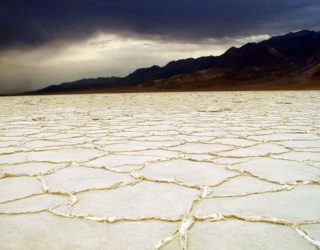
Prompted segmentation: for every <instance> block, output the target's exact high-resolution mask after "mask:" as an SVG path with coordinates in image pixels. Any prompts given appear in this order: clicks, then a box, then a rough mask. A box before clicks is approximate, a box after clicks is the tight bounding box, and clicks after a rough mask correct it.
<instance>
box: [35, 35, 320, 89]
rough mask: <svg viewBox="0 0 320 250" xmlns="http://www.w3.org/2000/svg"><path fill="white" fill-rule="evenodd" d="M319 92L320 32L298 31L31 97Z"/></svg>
mask: <svg viewBox="0 0 320 250" xmlns="http://www.w3.org/2000/svg"><path fill="white" fill-rule="evenodd" d="M233 89H239V90H241V89H320V32H314V31H307V30H303V31H299V32H295V33H289V34H286V35H283V36H277V37H273V38H270V39H268V40H265V41H262V42H260V43H248V44H246V45H244V46H242V47H240V48H235V47H232V48H230V49H229V50H227V51H226V52H225V53H224V54H223V55H221V56H218V57H214V56H208V57H201V58H197V59H193V58H189V59H184V60H178V61H173V62H170V63H168V64H167V65H165V66H164V67H159V66H152V67H150V68H143V69H137V70H136V71H134V72H133V73H131V74H129V75H128V76H126V77H124V78H118V77H107V78H97V79H84V80H79V81H75V82H70V83H63V84H60V85H53V86H49V87H47V88H44V89H41V90H38V91H35V92H33V93H36V94H38V93H41V94H46V93H59V92H113V91H119V92H121V91H170V90H174V91H179V90H233Z"/></svg>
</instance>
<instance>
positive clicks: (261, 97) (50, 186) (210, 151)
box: [0, 91, 320, 250]
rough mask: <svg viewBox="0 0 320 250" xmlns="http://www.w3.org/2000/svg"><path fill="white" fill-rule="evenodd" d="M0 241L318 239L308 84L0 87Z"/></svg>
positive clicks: (230, 243)
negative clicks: (187, 89)
mask: <svg viewBox="0 0 320 250" xmlns="http://www.w3.org/2000/svg"><path fill="white" fill-rule="evenodd" d="M0 171H1V172H0V176H1V177H0V248H1V249H48V250H49V249H119V250H120V249H121V250H122V249H194V250H199V249H219V250H220V249H237V250H238V249H281V250H286V249H288V250H293V249H319V248H320V198H319V197H320V92H316V91H313V92H311V91H310V92H307V91H306V92H303V91H300V92H291V91H290V92H289V91H288V92H285V91H283V92H212V93H210V92H199V93H197V92H193V93H148V94H100V95H69V96H67V95H60V96H29V97H27V96H26V97H2V98H0Z"/></svg>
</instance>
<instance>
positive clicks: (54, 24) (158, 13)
mask: <svg viewBox="0 0 320 250" xmlns="http://www.w3.org/2000/svg"><path fill="white" fill-rule="evenodd" d="M319 13H320V1H319V0H281V1H279V0H267V1H261V0H224V1H217V0H201V1H199V0H64V1H60V0H23V1H21V0H3V1H1V3H0V31H1V39H0V47H1V48H2V49H6V48H10V47H19V46H20V47H23V46H38V45H43V44H46V43H50V42H55V41H73V40H79V39H86V38H88V37H91V36H92V35H94V34H96V33H98V32H107V33H116V34H122V35H126V36H129V35H130V36H147V37H148V36H152V37H153V38H154V39H155V38H158V39H169V40H177V39H178V40H185V41H194V40H202V39H206V38H222V37H236V36H249V35H255V34H265V33H267V34H277V33H284V32H287V31H292V30H299V29H306V28H308V29H316V28H318V25H319V23H320V15H319Z"/></svg>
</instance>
